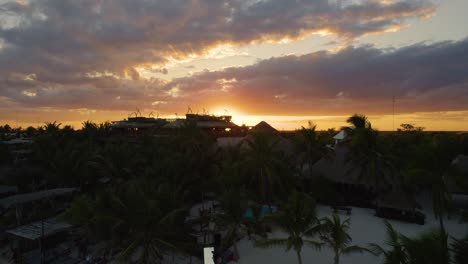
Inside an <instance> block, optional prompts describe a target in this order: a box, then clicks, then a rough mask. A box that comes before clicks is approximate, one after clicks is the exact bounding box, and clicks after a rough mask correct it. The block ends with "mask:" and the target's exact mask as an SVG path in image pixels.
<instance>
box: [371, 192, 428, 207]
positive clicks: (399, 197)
mask: <svg viewBox="0 0 468 264" xmlns="http://www.w3.org/2000/svg"><path fill="white" fill-rule="evenodd" d="M375 205H376V207H378V208H392V209H399V210H415V209H421V205H419V203H418V202H417V201H416V200H415V199H414V197H413V196H411V195H410V194H408V193H406V192H404V191H403V190H401V189H396V190H393V191H391V192H388V193H386V194H383V195H380V196H379V197H377V199H376V200H375Z"/></svg>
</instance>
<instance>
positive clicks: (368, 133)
mask: <svg viewBox="0 0 468 264" xmlns="http://www.w3.org/2000/svg"><path fill="white" fill-rule="evenodd" d="M347 122H349V123H350V124H351V125H353V127H354V129H352V130H351V129H348V133H349V134H350V135H351V138H350V139H349V140H347V141H346V145H347V146H348V148H349V153H348V158H347V160H348V162H350V163H351V164H352V167H351V170H358V171H359V180H360V182H361V183H364V184H367V185H368V186H369V187H371V188H372V189H373V191H374V192H377V191H379V190H381V189H383V188H385V187H386V186H387V185H388V180H389V179H388V176H394V175H395V174H396V173H395V167H394V166H393V163H392V160H393V158H392V157H391V156H390V155H386V154H383V153H381V152H380V151H379V149H378V145H377V140H378V132H377V131H376V130H374V129H372V125H371V123H370V122H369V120H368V119H367V117H366V116H365V115H359V114H355V115H353V116H351V117H350V118H348V120H347Z"/></svg>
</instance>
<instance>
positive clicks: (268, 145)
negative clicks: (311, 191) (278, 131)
mask: <svg viewBox="0 0 468 264" xmlns="http://www.w3.org/2000/svg"><path fill="white" fill-rule="evenodd" d="M246 142H247V145H248V146H249V149H248V151H247V153H246V157H245V163H246V164H245V165H246V167H247V168H249V170H250V172H251V174H250V175H251V176H252V177H251V179H250V185H252V186H255V187H256V188H257V190H258V193H259V195H260V199H261V200H262V202H264V203H267V204H269V205H271V202H272V199H273V193H275V191H278V192H280V191H282V190H283V189H284V185H285V184H286V181H283V179H282V176H283V175H282V173H281V172H284V168H285V163H284V161H283V160H281V159H280V156H279V155H278V154H279V153H278V152H276V150H275V145H276V144H277V142H278V141H274V140H273V138H271V137H269V136H268V135H264V134H260V133H255V134H252V138H249V139H247V140H246Z"/></svg>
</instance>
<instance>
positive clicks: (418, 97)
mask: <svg viewBox="0 0 468 264" xmlns="http://www.w3.org/2000/svg"><path fill="white" fill-rule="evenodd" d="M393 97H395V103H394V111H395V117H394V118H393V107H392V105H393V103H392V98H393ZM188 107H190V108H191V109H192V110H193V112H194V113H196V112H199V113H202V112H204V111H205V112H209V113H213V114H223V113H229V114H231V115H233V116H234V121H235V122H237V123H238V124H242V123H245V124H247V125H254V124H255V123H256V122H258V121H260V120H265V121H267V122H269V123H271V124H272V125H273V126H275V127H276V128H278V129H295V128H299V127H300V126H301V125H306V124H307V121H308V120H310V121H313V122H314V123H316V124H317V125H318V128H319V129H327V128H331V127H339V126H342V125H344V120H345V119H346V117H347V116H350V115H352V114H353V113H363V114H366V115H367V116H369V118H370V121H371V122H372V123H373V125H374V126H375V127H377V128H378V129H380V130H392V129H394V128H395V129H396V127H398V126H399V124H401V123H413V124H416V125H418V126H424V127H426V129H427V130H457V131H459V130H465V131H466V130H468V1H467V0H401V1H399V0H164V1H162V0H161V1H160V0H36V1H35V0H29V1H28V0H17V1H10V0H0V124H4V123H9V124H10V125H13V126H16V125H21V126H27V125H33V126H37V125H42V124H43V123H44V122H46V121H58V122H60V123H62V124H72V125H74V126H75V128H79V127H80V126H81V125H80V123H81V122H82V121H84V120H91V121H95V122H102V121H106V120H120V119H124V118H127V117H128V116H129V114H130V113H132V112H134V111H135V110H136V109H137V108H138V109H139V110H140V112H141V113H142V114H143V115H146V116H147V115H149V113H150V112H153V113H154V115H155V116H156V115H157V114H159V116H174V115H175V114H176V113H177V114H178V115H179V116H183V115H184V114H185V113H186V112H187V109H188Z"/></svg>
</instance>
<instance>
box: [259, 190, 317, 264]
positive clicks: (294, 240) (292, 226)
mask: <svg viewBox="0 0 468 264" xmlns="http://www.w3.org/2000/svg"><path fill="white" fill-rule="evenodd" d="M267 218H268V219H269V220H270V221H272V222H273V223H274V224H276V225H278V227H279V228H281V229H282V230H284V231H285V232H286V233H287V234H288V237H287V238H270V239H262V240H257V241H256V243H255V245H256V246H258V247H273V246H285V247H286V251H289V250H291V249H293V250H294V251H296V255H297V260H298V262H299V264H302V256H301V251H302V247H303V246H304V244H305V245H309V246H312V247H314V248H316V249H320V248H321V246H322V243H321V242H319V241H315V240H310V239H308V238H312V237H314V236H315V235H317V234H318V233H319V231H320V227H321V226H320V223H319V221H318V219H317V216H316V212H315V202H314V200H313V199H312V198H310V197H309V196H308V195H306V194H304V193H300V192H297V191H294V192H293V193H292V194H291V196H290V197H289V199H288V202H287V203H286V204H285V205H284V208H283V210H282V211H280V212H278V213H275V214H273V215H271V216H267Z"/></svg>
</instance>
